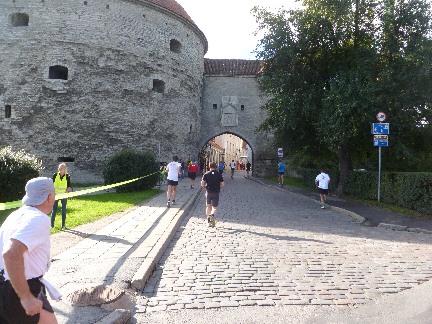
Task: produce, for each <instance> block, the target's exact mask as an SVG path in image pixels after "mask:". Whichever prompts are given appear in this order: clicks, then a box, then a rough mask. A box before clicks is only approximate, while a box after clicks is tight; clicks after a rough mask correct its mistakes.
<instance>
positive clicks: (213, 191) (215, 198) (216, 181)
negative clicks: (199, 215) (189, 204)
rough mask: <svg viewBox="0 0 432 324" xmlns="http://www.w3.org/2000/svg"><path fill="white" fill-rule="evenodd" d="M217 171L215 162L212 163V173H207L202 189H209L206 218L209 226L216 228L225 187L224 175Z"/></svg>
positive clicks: (203, 178) (202, 181)
mask: <svg viewBox="0 0 432 324" xmlns="http://www.w3.org/2000/svg"><path fill="white" fill-rule="evenodd" d="M216 169H217V164H216V163H215V162H212V163H210V171H208V172H206V173H205V174H204V175H203V177H202V180H201V187H202V188H203V189H207V192H206V216H207V222H208V224H209V226H211V227H215V225H216V221H215V216H216V213H217V210H218V206H219V193H220V189H221V187H223V186H224V185H225V183H224V179H223V176H222V174H220V173H219V172H218V171H216Z"/></svg>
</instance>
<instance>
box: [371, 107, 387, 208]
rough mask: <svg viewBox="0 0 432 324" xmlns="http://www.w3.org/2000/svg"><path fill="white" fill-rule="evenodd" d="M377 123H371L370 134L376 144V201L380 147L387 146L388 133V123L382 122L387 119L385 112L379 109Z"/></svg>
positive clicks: (379, 171)
mask: <svg viewBox="0 0 432 324" xmlns="http://www.w3.org/2000/svg"><path fill="white" fill-rule="evenodd" d="M375 117H376V120H377V121H379V123H373V124H372V134H373V136H374V141H373V142H374V146H378V202H379V201H380V192H381V147H383V146H388V134H390V124H389V123H383V122H384V121H385V120H386V119H387V115H386V113H385V112H382V111H380V112H379V113H377V114H376V116H375Z"/></svg>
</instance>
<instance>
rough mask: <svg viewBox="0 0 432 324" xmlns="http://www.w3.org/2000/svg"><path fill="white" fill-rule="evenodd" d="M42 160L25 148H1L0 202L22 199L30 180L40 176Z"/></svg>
mask: <svg viewBox="0 0 432 324" xmlns="http://www.w3.org/2000/svg"><path fill="white" fill-rule="evenodd" d="M41 170H42V161H41V160H39V159H37V158H36V157H35V156H34V155H30V154H28V153H26V152H25V151H24V150H19V151H13V150H12V147H10V146H6V147H3V148H0V202H7V201H14V200H19V199H22V197H23V196H24V194H25V185H26V183H27V181H28V180H30V179H32V178H35V177H38V176H39V174H40V172H41Z"/></svg>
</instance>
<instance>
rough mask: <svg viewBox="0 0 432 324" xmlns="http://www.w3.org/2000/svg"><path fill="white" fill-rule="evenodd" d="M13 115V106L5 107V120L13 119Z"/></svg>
mask: <svg viewBox="0 0 432 324" xmlns="http://www.w3.org/2000/svg"><path fill="white" fill-rule="evenodd" d="M11 115H12V106H11V105H5V118H11Z"/></svg>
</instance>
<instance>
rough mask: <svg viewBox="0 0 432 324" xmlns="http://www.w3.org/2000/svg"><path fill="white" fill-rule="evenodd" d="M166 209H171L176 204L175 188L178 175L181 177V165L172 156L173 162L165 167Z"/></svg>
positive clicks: (175, 157) (175, 156) (176, 157)
mask: <svg viewBox="0 0 432 324" xmlns="http://www.w3.org/2000/svg"><path fill="white" fill-rule="evenodd" d="M167 174H168V175H167V184H168V189H167V207H168V208H169V207H171V205H174V204H175V202H176V200H175V199H176V195H177V186H178V181H179V175H181V164H180V163H178V156H177V155H174V156H173V161H172V162H170V163H168V165H167Z"/></svg>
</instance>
